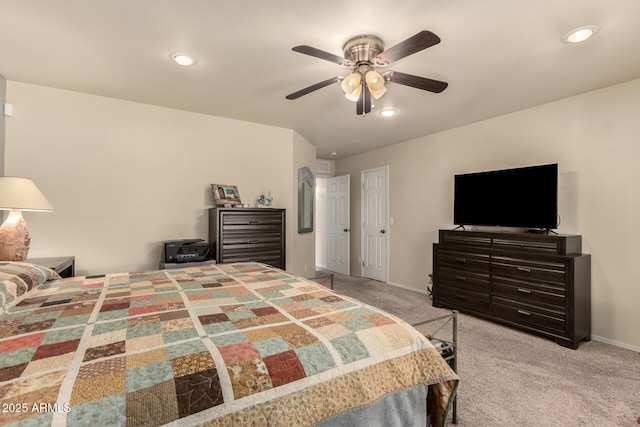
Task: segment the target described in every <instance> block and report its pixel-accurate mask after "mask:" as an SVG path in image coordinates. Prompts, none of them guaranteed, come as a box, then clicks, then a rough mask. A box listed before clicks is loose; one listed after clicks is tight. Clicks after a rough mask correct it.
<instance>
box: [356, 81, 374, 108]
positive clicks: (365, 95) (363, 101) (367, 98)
mask: <svg viewBox="0 0 640 427" xmlns="http://www.w3.org/2000/svg"><path fill="white" fill-rule="evenodd" d="M370 112H371V94H370V93H369V89H368V88H367V83H366V82H365V81H363V82H362V91H361V92H360V97H359V98H358V102H357V103H356V114H357V115H359V116H364V115H365V114H369V113H370Z"/></svg>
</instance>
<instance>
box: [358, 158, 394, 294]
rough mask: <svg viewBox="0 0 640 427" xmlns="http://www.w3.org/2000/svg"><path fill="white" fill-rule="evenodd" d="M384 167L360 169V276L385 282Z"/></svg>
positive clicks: (386, 253) (386, 217)
mask: <svg viewBox="0 0 640 427" xmlns="http://www.w3.org/2000/svg"><path fill="white" fill-rule="evenodd" d="M388 174H389V170H388V167H387V166H385V167H382V168H376V169H369V170H366V171H363V172H362V250H361V253H362V258H363V259H362V276H364V277H369V278H371V279H375V280H380V281H383V282H387V281H388V280H389V279H388V271H387V265H388V241H389V233H388V231H389V218H388V215H389V214H388V205H387V200H388V196H387V192H388V184H387V182H388V181H387V180H388Z"/></svg>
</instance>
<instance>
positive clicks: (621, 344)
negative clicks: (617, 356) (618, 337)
mask: <svg viewBox="0 0 640 427" xmlns="http://www.w3.org/2000/svg"><path fill="white" fill-rule="evenodd" d="M591 339H592V340H594V341H600V342H603V343H605V344H611V345H615V346H616V347H622V348H626V349H627V350H633V351H637V352H640V347H638V346H636V345H631V344H627V343H625V342H620V341H614V340H610V339H609V338H603V337H599V336H597V335H591Z"/></svg>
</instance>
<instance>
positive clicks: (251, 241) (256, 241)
mask: <svg viewBox="0 0 640 427" xmlns="http://www.w3.org/2000/svg"><path fill="white" fill-rule="evenodd" d="M259 242H260V240H247V243H249V244H251V243H259Z"/></svg>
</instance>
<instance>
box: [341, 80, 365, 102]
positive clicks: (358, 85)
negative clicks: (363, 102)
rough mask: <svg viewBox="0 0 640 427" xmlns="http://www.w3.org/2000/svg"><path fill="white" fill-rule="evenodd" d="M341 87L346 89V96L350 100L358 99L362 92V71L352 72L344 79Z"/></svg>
mask: <svg viewBox="0 0 640 427" xmlns="http://www.w3.org/2000/svg"><path fill="white" fill-rule="evenodd" d="M340 87H341V88H342V90H343V91H344V96H345V98H347V99H348V100H349V101H354V102H355V101H357V100H358V98H359V97H360V93H361V92H362V76H360V73H352V74H349V75H348V76H347V77H345V78H344V80H342V83H341V84H340Z"/></svg>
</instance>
